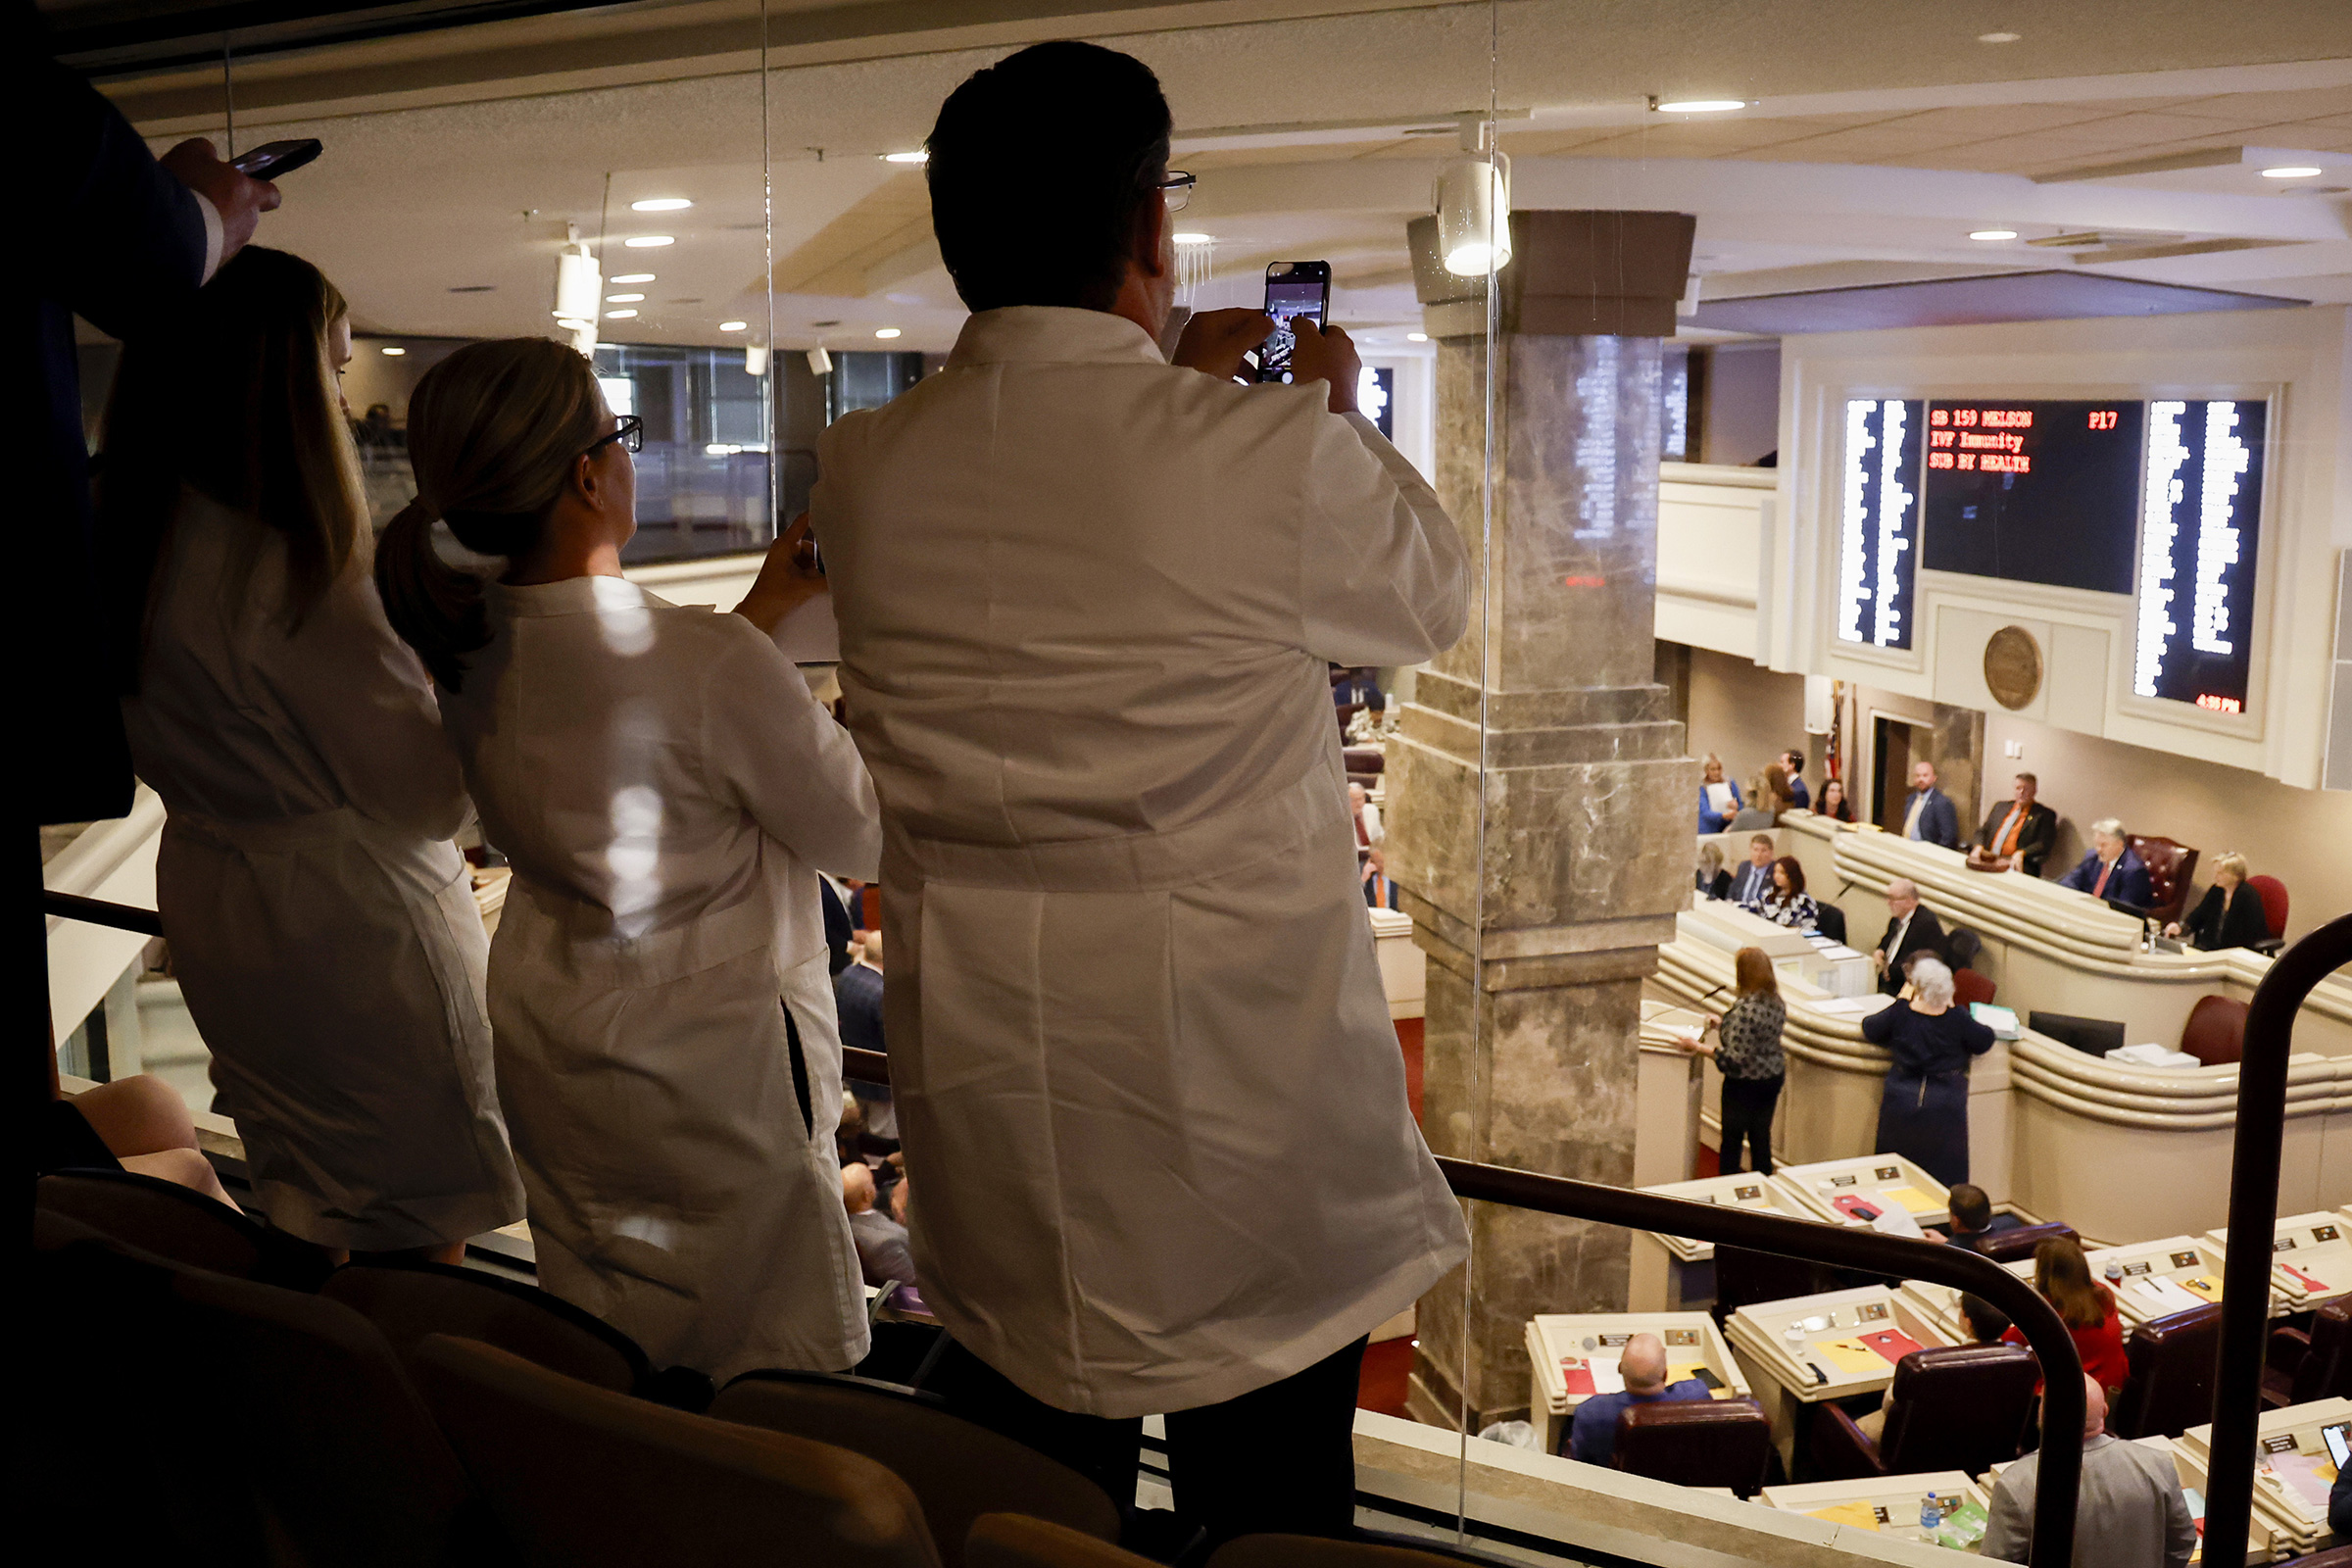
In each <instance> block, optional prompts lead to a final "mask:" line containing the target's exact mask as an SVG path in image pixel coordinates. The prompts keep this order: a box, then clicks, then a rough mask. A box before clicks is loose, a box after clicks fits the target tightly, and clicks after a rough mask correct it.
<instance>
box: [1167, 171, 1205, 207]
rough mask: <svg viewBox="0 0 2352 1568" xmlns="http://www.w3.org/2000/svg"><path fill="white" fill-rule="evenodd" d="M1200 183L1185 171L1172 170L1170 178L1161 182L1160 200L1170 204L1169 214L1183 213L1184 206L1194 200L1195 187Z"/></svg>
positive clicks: (1169, 174)
mask: <svg viewBox="0 0 2352 1568" xmlns="http://www.w3.org/2000/svg"><path fill="white" fill-rule="evenodd" d="M1200 183H1201V181H1200V180H1198V179H1196V178H1194V177H1193V176H1192V175H1191V174H1188V173H1186V172H1184V171H1183V170H1181V169H1171V170H1169V171H1168V177H1167V178H1165V179H1163V180H1161V181H1160V182H1159V196H1160V200H1162V201H1164V202H1166V203H1167V204H1168V211H1169V212H1171V213H1181V212H1183V211H1184V204H1185V203H1186V202H1189V201H1191V200H1192V199H1193V187H1194V186H1196V185H1198V184H1200Z"/></svg>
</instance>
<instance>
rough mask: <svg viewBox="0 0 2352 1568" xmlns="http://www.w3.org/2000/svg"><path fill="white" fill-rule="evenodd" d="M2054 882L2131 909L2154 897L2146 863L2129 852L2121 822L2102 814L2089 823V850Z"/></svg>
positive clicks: (2152, 884) (2129, 844)
mask: <svg viewBox="0 0 2352 1568" xmlns="http://www.w3.org/2000/svg"><path fill="white" fill-rule="evenodd" d="M2058 885H2059V886H2060V887H2062V888H2074V889H2076V890H2077V891H2078V892H2082V893H2087V894H2089V895H2090V896H2091V897H2092V898H2094V899H2113V900H2115V901H2116V902H2117V903H2118V904H2128V905H2130V906H2131V907H2132V908H2134V909H2145V908H2146V907H2148V905H2149V903H2150V901H2152V900H2153V899H2154V898H2155V896H2156V894H2155V883H2154V882H2152V881H2151V880H2150V879H2149V877H2148V866H2147V862H2146V861H2145V860H2142V859H2141V858H2139V857H2138V856H2136V855H2134V854H2132V853H2131V837H2130V836H2129V835H2128V834H2126V833H2125V832H2124V824H2123V823H2121V822H2119V821H2117V820H2116V819H2115V818H2114V817H2112V816H2103V817H2101V818H2099V819H2098V820H2097V821H2096V822H2093V823H2091V824H2090V853H2089V854H2088V855H2085V856H2084V857H2082V861H2081V863H2079V864H2078V865H2076V867H2075V868H2074V869H2073V870H2072V871H2069V872H2067V873H2066V875H2064V876H2062V877H2060V878H2059V879H2058Z"/></svg>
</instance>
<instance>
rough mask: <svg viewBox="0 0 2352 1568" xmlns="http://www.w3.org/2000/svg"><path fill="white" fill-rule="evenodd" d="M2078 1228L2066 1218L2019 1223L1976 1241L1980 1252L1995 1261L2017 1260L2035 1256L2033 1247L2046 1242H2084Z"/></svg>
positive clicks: (1982, 1255) (1980, 1254)
mask: <svg viewBox="0 0 2352 1568" xmlns="http://www.w3.org/2000/svg"><path fill="white" fill-rule="evenodd" d="M2055 1241H2068V1242H2081V1241H2082V1238H2081V1237H2080V1236H2077V1235H2076V1234H2075V1228H2074V1227H2073V1226H2072V1225H2069V1224H2067V1223H2065V1222H2064V1221H2063V1220H2050V1221H2048V1222H2046V1223H2044V1224H2040V1225H2018V1226H2013V1227H2011V1228H2010V1229H2008V1230H2005V1231H1993V1232H1991V1233H1990V1234H1989V1235H1987V1236H1986V1237H1985V1239H1984V1240H1983V1241H1981V1242H1979V1243H1978V1244H1977V1255H1978V1256H1980V1257H1986V1258H1990V1259H1991V1260H1992V1261H1993V1262H1995V1263H2014V1262H2016V1261H2018V1260H2019V1259H2020V1258H2027V1257H2032V1256H2033V1255H2034V1249H2035V1248H2036V1247H2039V1246H2040V1245H2041V1244H2042V1243H2044V1242H2055Z"/></svg>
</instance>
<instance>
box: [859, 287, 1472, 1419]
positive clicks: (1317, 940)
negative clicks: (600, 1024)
mask: <svg viewBox="0 0 2352 1568" xmlns="http://www.w3.org/2000/svg"><path fill="white" fill-rule="evenodd" d="M1324 397H1325V392H1324V389H1323V388H1322V387H1321V386H1320V385H1314V386H1302V387H1279V386H1266V387H1256V388H1247V389H1246V388H1243V387H1239V386H1235V385H1232V384H1230V383H1226V382H1220V381H1218V380H1216V379H1214V378H1212V377H1210V376H1206V375H1201V374H1199V373H1197V372H1195V371H1192V370H1185V369H1178V368H1172V367H1170V366H1168V365H1167V364H1165V363H1164V362H1163V361H1162V359H1161V358H1160V355H1159V354H1158V352H1157V350H1156V349H1154V347H1153V346H1152V340H1151V339H1150V338H1149V337H1147V336H1146V335H1145V334H1144V332H1143V331H1142V330H1141V329H1140V328H1138V327H1136V326H1134V325H1133V324H1131V323H1129V322H1127V321H1125V320H1122V319H1118V318H1116V317H1112V316H1108V315H1104V314H1101V313H1097V312H1091V311H1080V310H1059V309H1046V308H1019V309H1011V310H1002V311H993V312H987V313H983V314H981V315H978V316H975V317H973V318H972V319H971V320H970V321H969V322H968V323H966V325H965V327H964V330H963V334H962V337H961V338H960V340H959V341H958V342H957V344H956V351H955V353H954V354H953V355H952V356H951V357H950V358H949V361H948V365H947V368H945V369H944V370H943V371H942V372H940V373H938V374H936V375H933V376H931V377H929V378H927V379H925V380H924V381H923V382H922V383H921V384H919V385H918V386H916V387H914V388H913V389H912V390H910V391H908V392H907V393H905V394H904V395H902V396H901V397H900V398H898V399H897V400H896V401H895V402H893V403H891V404H889V405H888V406H887V407H884V408H882V409H878V410H875V411H873V412H870V413H863V414H855V415H851V416H849V417H845V418H843V419H841V420H840V421H839V422H837V423H835V424H834V425H833V426H832V427H831V428H830V429H828V430H827V431H826V432H825V434H824V436H823V437H822V438H821V439H820V441H819V447H818V451H819V466H820V471H821V472H822V475H823V477H822V479H821V481H820V482H819V484H818V486H817V489H816V493H815V496H814V500H813V507H814V512H815V528H816V532H817V534H818V536H819V537H820V538H822V539H823V541H824V547H825V556H826V560H827V563H828V567H829V570H830V571H831V573H832V579H833V583H834V594H835V612H836V613H837V615H838V616H839V619H840V622H841V632H842V657H843V665H842V671H841V673H842V687H843V691H844V693H845V694H846V696H847V698H848V701H849V716H850V723H851V725H852V727H853V728H854V729H855V730H856V732H857V734H858V746H859V749H860V750H861V751H862V752H863V753H864V755H865V758H866V761H867V764H868V765H869V766H870V767H872V769H873V771H874V778H875V785H876V789H877V791H878V793H879V794H880V797H881V800H882V806H883V824H884V832H885V851H884V864H883V875H882V881H883V928H884V931H885V933H886V934H887V937H888V946H887V949H886V951H887V952H888V953H889V955H890V967H889V971H888V975H889V983H888V989H887V993H886V997H885V1017H886V1020H887V1021H886V1026H885V1027H886V1031H887V1034H888V1038H889V1041H890V1054H891V1076H892V1086H893V1089H894V1091H895V1096H894V1098H895V1100H896V1103H897V1106H898V1110H899V1124H900V1129H901V1132H902V1135H903V1136H904V1138H905V1140H906V1146H907V1163H908V1170H909V1174H910V1176H911V1177H912V1179H913V1193H914V1197H913V1200H912V1202H911V1205H910V1210H911V1228H912V1231H913V1244H914V1252H915V1262H916V1267H917V1268H918V1270H919V1271H920V1273H921V1275H922V1279H923V1284H924V1299H926V1301H928V1302H929V1303H930V1304H931V1305H932V1306H933V1307H935V1308H936V1309H937V1310H938V1312H939V1313H940V1315H941V1317H942V1318H943V1319H944V1320H945V1321H946V1322H947V1324H948V1325H949V1327H950V1328H951V1329H952V1330H953V1331H954V1333H955V1334H956V1338H957V1339H958V1340H960V1341H961V1342H963V1343H964V1344H965V1345H967V1346H969V1347H970V1348H972V1349H973V1350H974V1351H975V1352H976V1353H978V1354H979V1355H980V1356H981V1357H982V1359H984V1360H986V1361H987V1362H989V1363H990V1364H991V1365H992V1366H994V1367H996V1368H997V1369H998V1370H999V1371H1001V1372H1003V1373H1005V1375H1006V1376H1007V1377H1009V1378H1010V1379H1012V1381H1013V1382H1014V1383H1016V1384H1018V1385H1019V1386H1020V1387H1021V1388H1023V1389H1025V1390H1026V1391H1028V1392H1029V1393H1030V1394H1032V1395H1034V1396H1036V1397H1039V1398H1041V1399H1044V1400H1046V1401H1047V1402H1049V1403H1051V1404H1054V1405H1057V1406H1059V1407H1061V1408H1064V1409H1069V1410H1076V1411H1082V1412H1087V1413H1092V1414H1097V1415H1103V1416H1111V1417H1124V1416H1133V1415H1140V1414H1144V1413H1148V1412H1153V1411H1167V1410H1180V1409H1188V1408H1192V1407H1195V1406H1199V1405H1203V1404H1210V1403H1215V1402H1217V1401H1220V1400H1223V1399H1227V1398H1231V1397H1236V1396H1238V1395H1241V1394H1244V1393H1247V1392H1249V1391H1250V1390H1252V1389H1255V1388H1258V1387H1261V1386H1263V1385H1265V1384H1268V1383H1271V1382H1273V1381H1275V1380H1277V1379H1280V1378H1283V1377H1286V1376H1288V1375H1290V1374H1291V1373H1293V1372H1297V1371H1299V1370H1301V1369H1303V1368H1305V1367H1307V1366H1310V1365H1312V1364H1313V1363H1315V1362H1316V1361H1318V1360H1321V1359H1322V1358H1323V1357H1325V1356H1327V1355H1329V1354H1331V1353H1332V1352H1333V1351H1335V1350H1338V1349H1340V1348H1342V1347H1344V1346H1346V1345H1347V1344H1348V1342H1349V1341H1351V1340H1354V1339H1356V1338H1358V1337H1359V1336H1361V1335H1363V1334H1365V1333H1367V1332H1369V1331H1370V1330H1371V1329H1372V1328H1373V1327H1374V1326H1375V1325H1377V1324H1379V1323H1380V1322H1381V1321H1382V1320H1383V1319H1385V1318H1387V1317H1389V1316H1391V1315H1393V1314H1394V1313H1396V1312H1397V1311H1398V1310H1399V1309H1401V1308H1403V1307H1404V1306H1406V1305H1408V1304H1410V1303H1411V1302H1412V1301H1413V1300H1415V1299H1417V1298H1418V1297H1419V1296H1420V1295H1421V1294H1422V1293H1423V1292H1424V1291H1425V1290H1427V1289H1428V1288H1429V1287H1430V1286H1431V1285H1432V1284H1434V1283H1435V1282H1436V1281H1437V1280H1438V1279H1439V1277H1440V1276H1442V1275H1443V1274H1444V1273H1445V1272H1446V1270H1447V1269H1448V1268H1450V1267H1451V1266H1453V1265H1454V1264H1455V1263H1457V1262H1458V1261H1460V1260H1461V1258H1462V1257H1463V1255H1464V1253H1465V1251H1466V1239H1465V1233H1464V1228H1463V1223H1462V1217H1461V1213H1460V1210H1459V1209H1458V1207H1457V1206H1456V1205H1455V1203H1454V1201H1453V1200H1452V1198H1451V1197H1450V1196H1449V1195H1448V1193H1447V1191H1446V1184H1445V1181H1444V1179H1443V1178H1442V1177H1441V1176H1440V1175H1439V1173H1438V1170H1437V1167H1436V1164H1435V1163H1434V1162H1433V1161H1432V1160H1431V1158H1430V1156H1429V1152H1428V1150H1427V1149H1426V1148H1425V1147H1424V1145H1423V1144H1422V1141H1421V1136H1420V1133H1419V1130H1418V1129H1417V1128H1415V1126H1414V1125H1413V1120H1412V1117H1411V1115H1410V1113H1409V1111H1408V1109H1407V1106H1406V1103H1405V1092H1404V1066H1403V1061H1402V1057H1401V1055H1400V1054H1399V1053H1398V1051H1397V1036H1396V1034H1395V1032H1394V1029H1393V1028H1392V1026H1391V1024H1390V1021H1389V1013H1388V1007H1387V1005H1386V1003H1385V1001H1384V998H1383V993H1382V989H1381V982H1380V971H1379V967H1378V964H1377V963H1376V961H1375V959H1374V956H1373V949H1372V937H1371V931H1370V928H1369V925H1368V923H1367V921H1366V919H1365V913H1364V904H1363V896H1362V894H1361V892H1360V891H1359V884H1358V883H1357V880H1356V868H1355V854H1354V833H1353V830H1352V828H1351V826H1350V823H1349V817H1348V785H1347V778H1346V774H1345V772H1344V770H1343V769H1342V766H1341V759H1340V745H1339V728H1338V725H1337V724H1336V723H1335V722H1334V719H1333V714H1332V706H1331V683H1330V681H1329V679H1328V677H1327V674H1326V667H1325V662H1326V661H1327V660H1336V661H1339V662H1344V663H1348V664H1410V663H1415V662H1420V661H1422V660H1425V659H1428V658H1429V657H1431V656H1432V655H1434V654H1436V653H1437V652H1439V651H1440V650H1442V649H1444V648H1446V646H1448V645H1449V644H1450V643H1451V642H1452V641H1453V640H1454V639H1455V638H1456V637H1458V636H1459V635H1460V633H1461V631H1462V627H1463V624H1464V620H1465V616H1466V604H1467V600H1468V591H1469V582H1468V570H1467V566H1466V564H1465V561H1464V554H1463V549H1462V546H1461V543H1460V541H1459V539H1458V538H1457V536H1456V534H1455V531H1454V528H1453V525H1452V523H1451V522H1450V521H1448V520H1447V518H1446V515H1445V513H1444V512H1443V511H1442V510H1440V508H1439V506H1438V502H1437V498H1436V497H1435V496H1434V495H1432V494H1431V493H1430V490H1429V488H1428V486H1427V485H1425V484H1423V483H1422V482H1421V480H1420V478H1419V477H1418V476H1417V475H1416V474H1414V472H1413V471H1412V469H1411V467H1410V466H1408V465H1407V464H1406V463H1405V462H1404V461H1403V460H1402V459H1401V458H1399V457H1398V456H1397V453H1396V452H1395V451H1394V449H1392V448H1391V447H1390V446H1389V444H1388V443H1387V442H1386V441H1384V440H1382V439H1381V438H1380V436H1379V434H1378V432H1377V431H1375V430H1374V429H1373V427H1372V426H1371V425H1370V424H1369V423H1368V422H1367V421H1365V420H1363V419H1361V418H1355V419H1341V418H1335V417H1332V416H1331V415H1330V414H1329V413H1328V412H1327V411H1326V410H1325V409H1324V407H1323V402H1324Z"/></svg>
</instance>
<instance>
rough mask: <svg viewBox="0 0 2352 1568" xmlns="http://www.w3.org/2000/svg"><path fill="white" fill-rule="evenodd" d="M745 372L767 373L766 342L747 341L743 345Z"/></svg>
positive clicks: (750, 373)
mask: <svg viewBox="0 0 2352 1568" xmlns="http://www.w3.org/2000/svg"><path fill="white" fill-rule="evenodd" d="M743 373H744V374H746V375H765V374H766V373H767V345H766V344H764V343H746V344H745V345H744V346H743Z"/></svg>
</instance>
